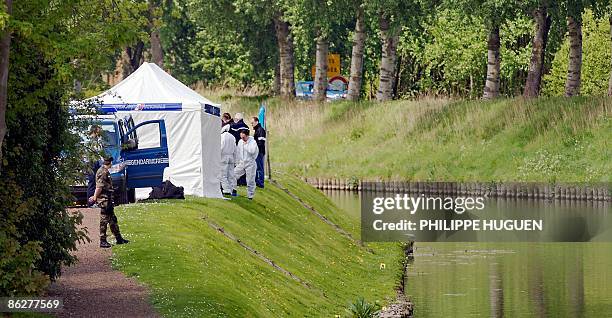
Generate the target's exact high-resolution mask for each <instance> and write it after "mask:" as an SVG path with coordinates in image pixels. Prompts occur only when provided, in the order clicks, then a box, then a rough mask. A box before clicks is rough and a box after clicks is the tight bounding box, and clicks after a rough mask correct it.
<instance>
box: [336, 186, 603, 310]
mask: <svg viewBox="0 0 612 318" xmlns="http://www.w3.org/2000/svg"><path fill="white" fill-rule="evenodd" d="M324 192H325V194H326V195H327V196H328V197H329V198H330V199H331V200H332V201H333V202H334V203H335V204H336V205H337V206H339V207H340V208H342V209H343V210H344V211H346V213H348V214H349V215H351V216H353V217H355V218H356V219H358V218H359V217H360V213H361V211H360V207H361V201H360V194H359V193H356V192H348V191H337V190H327V191H324ZM495 201H496V203H500V204H488V206H490V207H493V208H495V207H496V206H506V205H505V204H503V199H498V200H495ZM521 204H523V205H524V204H531V205H533V207H542V209H543V210H545V211H543V213H550V210H551V207H555V206H559V208H560V209H561V208H565V207H566V206H565V205H564V204H563V203H559V202H550V203H542V202H535V201H533V202H522V203H521ZM567 204H569V205H570V206H571V208H572V209H580V210H581V211H584V215H585V217H586V218H588V217H589V215H594V216H599V217H600V216H601V214H602V213H603V214H606V215H610V214H612V213H610V212H611V211H610V205H609V203H606V204H603V203H600V204H597V203H596V204H594V203H587V202H571V203H567ZM390 244H392V243H390ZM415 247H416V250H415V257H414V261H413V262H412V263H411V264H410V265H409V267H408V276H407V282H406V288H407V289H406V294H407V295H409V296H410V297H411V299H412V301H413V302H414V303H415V316H416V317H612V243H601V242H597V243H595V242H588V243H439V242H438V243H427V242H417V243H416V244H415Z"/></svg>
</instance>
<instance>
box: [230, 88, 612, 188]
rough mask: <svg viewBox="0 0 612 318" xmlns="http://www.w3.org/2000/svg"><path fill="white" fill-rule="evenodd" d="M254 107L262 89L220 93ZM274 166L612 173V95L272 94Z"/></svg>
mask: <svg viewBox="0 0 612 318" xmlns="http://www.w3.org/2000/svg"><path fill="white" fill-rule="evenodd" d="M220 97H223V98H221V102H222V104H223V105H224V107H225V108H226V109H229V110H231V111H236V110H245V111H246V112H247V113H249V114H253V113H255V111H256V108H257V100H256V99H254V98H237V97H235V98H229V97H228V96H227V95H223V96H220ZM269 105H270V117H269V122H268V124H269V127H268V128H269V134H270V138H269V140H270V142H271V150H270V152H271V158H272V163H273V165H274V168H276V169H280V170H284V171H289V172H291V173H294V174H298V175H303V176H310V177H316V176H319V177H337V178H364V179H377V178H385V179H403V180H421V181H543V182H554V181H561V182H576V181H578V182H580V181H589V182H591V181H593V182H601V181H604V182H609V181H610V177H611V175H612V174H611V173H610V171H612V147H611V144H610V140H612V100H611V99H608V98H602V97H576V98H571V99H568V98H540V99H534V100H524V99H500V100H496V101H451V100H446V99H430V100H420V101H393V102H389V103H384V104H376V103H371V102H362V103H357V104H355V103H349V102H336V103H325V104H322V105H318V104H314V103H304V102H290V103H287V102H282V101H280V100H277V99H272V100H270V101H269Z"/></svg>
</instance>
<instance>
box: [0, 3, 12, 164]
mask: <svg viewBox="0 0 612 318" xmlns="http://www.w3.org/2000/svg"><path fill="white" fill-rule="evenodd" d="M4 4H5V5H6V13H7V14H8V15H11V14H12V13H13V0H5V1H4ZM1 32H2V33H1V34H0V171H2V166H3V164H2V144H3V143H4V136H5V135H6V108H7V104H8V73H9V52H10V49H11V32H10V30H9V29H8V26H7V27H6V29H4V30H2V31H1Z"/></svg>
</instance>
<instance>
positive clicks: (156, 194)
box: [149, 180, 185, 199]
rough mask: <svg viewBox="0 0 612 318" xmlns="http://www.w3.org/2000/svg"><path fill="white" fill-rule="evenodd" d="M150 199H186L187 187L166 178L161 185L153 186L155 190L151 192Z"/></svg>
mask: <svg viewBox="0 0 612 318" xmlns="http://www.w3.org/2000/svg"><path fill="white" fill-rule="evenodd" d="M149 199H185V189H184V188H183V187H177V186H175V185H174V184H172V182H170V181H169V180H166V181H164V182H163V183H162V185H161V187H153V191H151V193H149Z"/></svg>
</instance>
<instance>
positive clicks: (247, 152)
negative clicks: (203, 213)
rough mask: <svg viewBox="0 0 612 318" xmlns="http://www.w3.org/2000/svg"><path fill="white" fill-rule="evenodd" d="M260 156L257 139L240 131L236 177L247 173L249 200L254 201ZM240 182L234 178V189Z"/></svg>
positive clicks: (246, 131)
mask: <svg viewBox="0 0 612 318" xmlns="http://www.w3.org/2000/svg"><path fill="white" fill-rule="evenodd" d="M258 154H259V148H258V147H257V142H256V141H255V138H253V137H251V136H249V130H241V131H240V141H238V148H237V149H236V169H234V175H235V176H242V175H243V174H245V173H246V182H247V197H248V198H249V200H252V199H253V196H254V195H255V174H256V172H257V163H256V162H255V159H257V155H258ZM237 181H238V180H237V179H236V178H234V187H235V186H236V182H237Z"/></svg>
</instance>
